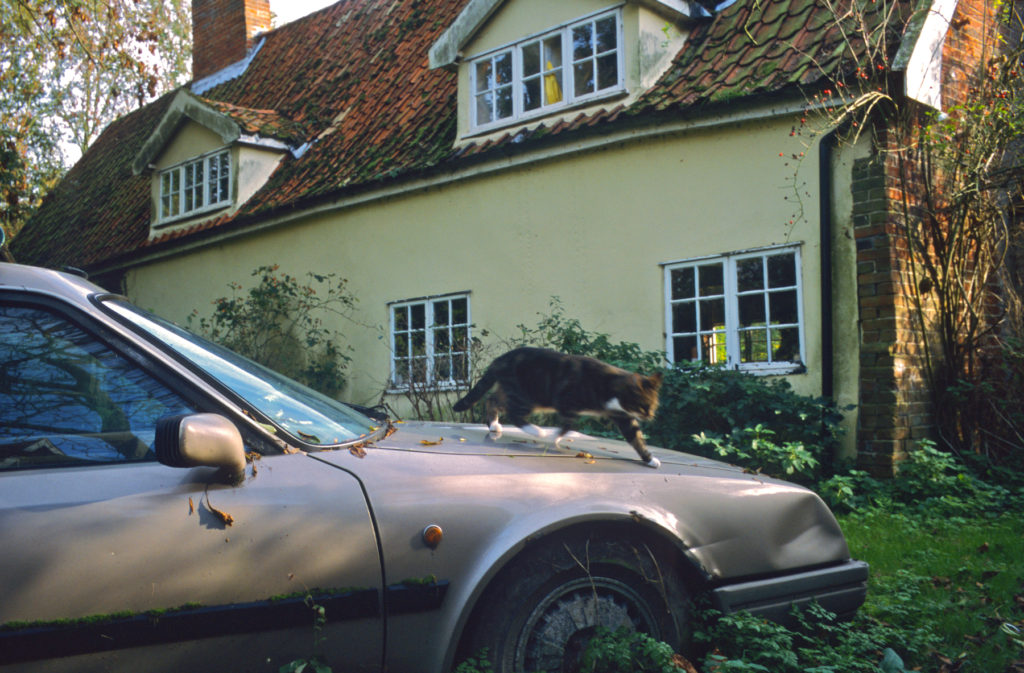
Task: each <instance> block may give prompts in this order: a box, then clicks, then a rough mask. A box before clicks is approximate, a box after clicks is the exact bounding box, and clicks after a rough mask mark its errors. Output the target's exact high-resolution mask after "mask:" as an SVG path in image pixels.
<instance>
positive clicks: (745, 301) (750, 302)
mask: <svg viewBox="0 0 1024 673" xmlns="http://www.w3.org/2000/svg"><path fill="white" fill-rule="evenodd" d="M739 304H740V327H753V326H754V325H764V324H765V311H764V295H763V294H761V293H758V294H747V295H741V296H740V298H739Z"/></svg>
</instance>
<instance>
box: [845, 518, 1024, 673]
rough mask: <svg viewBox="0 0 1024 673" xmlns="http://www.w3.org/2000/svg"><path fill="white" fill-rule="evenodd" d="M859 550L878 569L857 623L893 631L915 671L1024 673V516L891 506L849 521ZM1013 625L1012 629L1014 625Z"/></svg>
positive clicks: (847, 524)
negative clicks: (936, 512)
mask: <svg viewBox="0 0 1024 673" xmlns="http://www.w3.org/2000/svg"><path fill="white" fill-rule="evenodd" d="M840 524H841V525H842V527H843V530H844V532H845V533H846V537H847V541H848V543H849V545H850V552H851V554H852V555H853V556H854V557H855V558H859V559H862V560H864V561H867V562H868V563H870V564H871V578H870V580H869V585H868V586H869V593H868V600H867V602H866V603H865V605H864V607H863V608H861V611H860V613H859V614H858V617H857V621H856V622H855V624H858V623H862V624H868V623H870V624H880V625H885V626H887V627H889V628H887V631H889V635H890V638H894V637H895V638H898V640H895V641H893V642H888V643H886V644H887V646H888V647H890V648H892V649H893V650H895V651H896V652H897V653H898V654H899V655H900V656H901V657H902V658H903V659H904V662H905V665H906V667H907V668H908V669H912V668H916V667H920V669H921V670H924V671H960V670H963V671H980V672H984V673H1004V672H1011V671H1012V672H1013V673H1017V672H1018V671H1021V672H1024V635H1017V636H1016V638H1014V637H1013V633H1014V629H1020V630H1021V632H1024V517H1022V516H1021V514H1020V512H1019V510H1017V508H1012V509H1010V510H1008V511H1000V512H991V513H979V514H974V515H971V516H928V515H927V514H918V513H914V514H909V515H908V514H902V513H898V512H892V511H885V510H883V509H875V510H869V511H867V512H866V513H852V514H847V515H844V516H841V517H840ZM1007 625H1008V626H1007Z"/></svg>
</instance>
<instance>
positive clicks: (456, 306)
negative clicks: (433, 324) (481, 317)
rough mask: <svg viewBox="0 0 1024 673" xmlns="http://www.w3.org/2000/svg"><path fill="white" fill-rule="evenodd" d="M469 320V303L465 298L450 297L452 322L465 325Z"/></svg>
mask: <svg viewBox="0 0 1024 673" xmlns="http://www.w3.org/2000/svg"><path fill="white" fill-rule="evenodd" d="M468 322H469V303H468V300H467V299H452V324H453V325H465V324H466V323H468Z"/></svg>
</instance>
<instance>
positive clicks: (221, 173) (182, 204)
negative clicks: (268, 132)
mask: <svg viewBox="0 0 1024 673" xmlns="http://www.w3.org/2000/svg"><path fill="white" fill-rule="evenodd" d="M159 203H160V216H159V220H160V221H161V222H166V221H169V220H173V219H177V218H179V217H186V216H190V215H195V214H198V213H202V212H205V211H208V210H213V209H215V208H222V207H225V206H229V205H231V153H230V152H229V151H228V150H226V149H225V150H218V151H216V152H212V153H210V154H207V155H204V156H201V157H199V158H197V159H194V160H192V161H186V162H185V163H182V164H178V165H176V166H171V167H170V168H168V169H165V170H163V171H161V173H160V201H159Z"/></svg>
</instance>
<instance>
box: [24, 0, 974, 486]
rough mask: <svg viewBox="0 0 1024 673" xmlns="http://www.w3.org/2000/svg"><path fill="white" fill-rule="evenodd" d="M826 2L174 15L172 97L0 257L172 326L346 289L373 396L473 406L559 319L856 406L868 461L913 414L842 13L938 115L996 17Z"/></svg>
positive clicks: (904, 430)
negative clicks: (516, 345)
mask: <svg viewBox="0 0 1024 673" xmlns="http://www.w3.org/2000/svg"><path fill="white" fill-rule="evenodd" d="M839 4H840V5H842V7H839V5H835V4H833V3H831V2H827V1H822V0H760V1H758V2H752V1H748V0H727V1H726V2H722V3H715V2H714V1H713V0H706V1H699V2H691V1H690V0H625V1H614V2H610V1H609V0H563V1H560V2H547V1H545V0H505V1H502V0H432V1H430V0H394V1H390V0H389V1H387V2H383V1H375V0H341V1H340V2H338V3H337V4H335V5H332V6H330V7H328V8H326V9H323V10H321V11H318V12H316V13H314V14H311V15H309V16H306V17H304V18H302V19H299V20H297V21H295V22H293V23H290V24H287V25H285V26H282V27H280V28H276V29H273V30H266V28H267V18H268V16H269V8H268V3H267V0H250V1H247V2H245V3H242V2H238V1H237V0H236V1H231V0H194V2H193V17H194V22H195V26H194V37H195V45H194V49H195V57H194V79H193V81H192V82H191V83H190V84H189V85H187V86H185V87H182V88H181V89H179V90H177V91H174V92H171V93H169V94H167V95H165V96H163V97H162V98H160V99H158V100H156V101H155V102H153V103H151V104H149V105H147V106H145V107H143V108H141V109H139V110H137V111H135V112H133V113H131V114H129V115H127V116H125V117H123V118H121V119H119V120H117V121H116V122H114V123H113V124H111V125H110V126H109V127H108V128H107V129H106V131H105V132H104V133H103V134H102V136H101V137H100V138H99V139H98V140H97V141H96V143H95V144H94V145H93V146H92V147H91V148H90V149H89V151H88V152H86V154H85V155H84V156H83V157H82V159H81V160H80V161H79V162H78V163H77V164H76V165H75V166H74V168H72V170H71V171H70V172H69V173H68V175H67V176H66V177H65V178H64V180H63V181H62V182H61V183H60V184H59V185H58V186H57V188H56V189H55V190H54V191H53V193H52V194H50V195H49V196H48V197H47V199H46V200H45V202H44V203H43V206H42V207H41V209H40V210H39V212H38V213H37V215H36V216H35V217H34V218H33V219H32V221H30V222H29V223H28V225H27V226H26V227H25V229H24V231H23V232H22V233H21V234H20V235H19V236H18V238H17V239H16V240H15V241H14V244H13V252H14V254H15V256H16V257H17V259H18V260H19V261H22V262H32V263H40V264H45V265H50V266H61V265H72V266H75V267H80V268H83V269H86V270H87V271H89V273H90V274H91V275H92V277H93V278H94V279H97V280H98V281H100V282H102V283H104V284H106V286H107V287H109V288H111V289H114V290H118V291H123V292H125V293H126V294H128V296H129V297H130V298H131V299H132V300H133V301H135V302H136V303H138V304H140V305H141V306H144V307H148V308H152V309H154V310H155V311H157V312H158V313H160V314H162V315H164V316H166V317H169V318H171V319H175V320H179V321H180V320H183V319H184V318H185V317H186V316H187V315H188V314H189V313H190V312H191V311H192V310H193V309H199V310H200V311H204V310H206V309H207V307H208V306H209V302H210V299H211V298H213V297H216V296H220V295H223V294H224V293H225V292H226V288H227V285H228V283H229V282H231V281H239V280H244V279H247V278H248V277H249V274H250V272H251V271H252V270H253V269H254V268H256V267H257V266H260V265H263V264H270V263H276V264H280V265H281V268H282V269H283V270H286V271H288V272H289V273H292V274H303V273H304V272H305V271H307V270H312V271H316V272H319V273H329V272H335V273H338V274H339V275H340V276H343V277H345V278H347V279H348V281H349V288H350V290H351V291H352V292H353V293H354V294H355V296H356V297H358V304H357V309H356V311H357V313H356V318H357V320H356V322H357V323H358V326H356V325H353V324H347V323H346V324H344V325H342V324H339V325H338V327H339V329H342V330H344V332H345V334H346V336H347V338H348V339H349V342H350V344H351V345H352V347H353V349H354V350H353V357H354V361H353V364H352V367H351V372H350V373H351V376H350V381H349V385H348V389H347V390H346V391H345V394H344V397H345V398H346V399H349V400H352V401H355V402H359V403H364V404H374V403H376V402H377V401H378V400H379V399H380V398H381V395H382V393H383V392H385V391H388V392H390V393H392V394H396V393H401V392H402V391H403V390H404V389H407V388H408V387H409V386H411V385H427V386H434V387H450V388H457V387H459V386H462V385H464V384H465V382H466V380H467V378H468V377H469V375H470V372H471V371H472V369H473V368H474V367H476V366H478V365H482V364H485V363H477V362H472V361H470V360H471V355H470V353H469V349H468V347H467V343H468V341H469V337H470V336H473V335H476V334H479V333H482V331H483V330H486V331H487V333H488V334H491V335H505V336H511V335H512V334H514V333H515V331H516V326H517V325H518V324H521V323H526V324H532V323H534V322H536V319H537V315H538V313H544V312H545V311H546V310H547V308H548V305H549V302H550V300H551V298H552V297H553V296H557V297H558V298H559V299H560V301H561V303H562V305H563V306H564V307H565V309H566V311H567V313H568V314H570V315H571V316H573V317H575V318H579V319H580V320H581V321H582V323H583V324H584V325H586V326H587V327H589V328H591V329H595V330H600V331H604V332H609V333H611V334H612V336H613V337H614V338H616V339H622V340H628V341H634V342H637V343H639V344H640V345H642V346H643V347H644V348H647V349H661V350H664V351H666V352H667V354H668V357H669V359H670V360H674V361H677V360H703V361H704V362H708V363H715V364H721V365H723V366H727V367H731V368H736V369H739V370H742V371H748V372H751V373H753V374H759V375H772V376H786V377H788V378H789V380H790V381H791V383H792V384H793V386H794V387H795V388H796V389H797V390H798V391H799V392H802V393H806V394H814V395H819V394H820V395H825V396H829V397H833V398H835V399H836V400H837V401H838V402H839V403H840V404H843V405H847V404H850V405H856V409H855V411H853V412H852V413H851V414H850V415H849V417H848V419H847V423H848V424H849V428H850V430H851V432H849V433H847V438H848V443H849V446H848V450H849V452H851V453H852V452H854V451H856V452H857V454H858V458H859V460H860V461H861V463H862V464H864V465H867V466H869V467H873V468H877V469H883V470H884V469H890V468H891V465H892V463H893V461H894V459H897V458H898V457H899V456H900V454H901V453H902V452H903V451H904V450H905V449H906V447H907V442H909V441H910V440H911V439H913V438H914V437H915V436H919V434H920V433H922V432H925V431H926V430H927V427H928V425H929V422H930V421H929V418H928V414H927V413H926V408H925V407H924V405H923V402H922V399H923V392H922V390H921V387H922V383H921V381H920V377H917V378H915V377H913V376H907V375H906V371H907V368H908V365H912V364H913V363H912V352H911V351H908V350H906V349H903V348H901V344H900V343H899V333H898V331H897V328H898V322H899V320H898V318H899V316H900V315H901V314H902V313H901V312H903V313H905V311H906V310H907V309H906V306H905V304H904V303H902V299H901V297H900V293H899V290H898V288H897V287H896V286H895V284H894V283H893V282H892V274H893V272H894V270H895V269H896V268H897V267H896V266H894V260H896V259H898V248H899V243H898V240H897V238H898V237H897V236H896V234H894V233H893V230H892V229H891V228H887V227H886V226H884V222H885V213H886V212H887V211H888V207H887V202H886V199H887V198H892V197H891V195H890V194H889V192H887V191H886V190H885V189H884V187H885V182H884V180H885V172H884V165H883V164H882V163H880V162H879V161H877V156H876V153H875V150H874V147H873V145H872V143H871V139H870V137H869V134H864V135H862V136H861V137H860V138H859V140H857V141H856V142H853V141H850V142H843V143H840V142H837V135H836V134H835V133H829V132H828V131H829V129H828V128H827V126H826V125H825V119H826V118H827V115H822V114H819V113H820V112H822V111H823V110H827V108H828V107H829V106H831V105H834V104H836V103H835V101H836V100H839V99H840V98H841V92H839V91H838V90H836V91H833V89H835V87H836V84H835V83H836V82H837V81H839V82H841V81H842V79H843V78H844V77H848V76H850V75H851V73H849V72H848V71H846V70H844V68H845V67H846V64H848V60H845V59H847V57H849V56H850V55H851V54H855V55H856V53H857V52H858V50H863V49H866V48H867V47H865V46H864V45H862V44H860V43H859V42H857V40H856V39H852V40H851V39H850V34H849V33H848V32H846V31H845V28H848V25H847V24H845V23H844V21H846V18H848V17H849V15H848V14H846V13H847V12H854V11H856V12H862V13H863V16H864V17H866V18H868V19H870V20H871V21H875V22H878V25H881V26H882V28H884V29H885V31H886V34H890V35H891V37H892V45H891V48H885V49H884V50H883V51H884V53H885V55H886V59H888V60H887V61H886V63H887V67H888V70H887V74H888V75H891V76H892V77H893V78H894V79H895V80H896V81H898V83H899V84H898V86H899V94H900V95H901V96H904V97H905V98H906V99H908V100H915V101H918V102H919V104H920V105H922V106H929V107H932V108H935V109H939V110H941V109H943V105H944V101H945V100H946V99H945V98H944V96H948V95H949V94H948V92H946V90H945V89H944V86H946V85H947V84H948V83H949V82H951V81H955V80H956V77H957V73H958V72H962V69H963V68H968V67H970V66H971V64H972V63H973V61H972V59H977V57H978V49H979V48H980V47H979V46H978V45H979V44H980V40H981V38H982V33H983V31H984V30H985V28H984V27H985V26H987V25H989V22H988V21H987V20H986V18H985V17H986V13H987V12H990V11H992V10H991V8H987V7H986V4H985V3H981V2H968V1H967V0H962V1H961V2H957V1H956V0H934V2H932V3H924V6H922V7H921V8H917V9H915V7H913V6H912V5H911V3H899V2H897V3H881V2H880V3H878V5H877V6H875V5H874V4H872V5H870V6H868V5H866V4H865V7H866V9H865V8H864V7H861V8H860V9H857V7H859V5H850V6H847V3H839ZM872 8H874V9H872ZM883 9H884V11H883ZM883 24H884V25H883Z"/></svg>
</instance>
